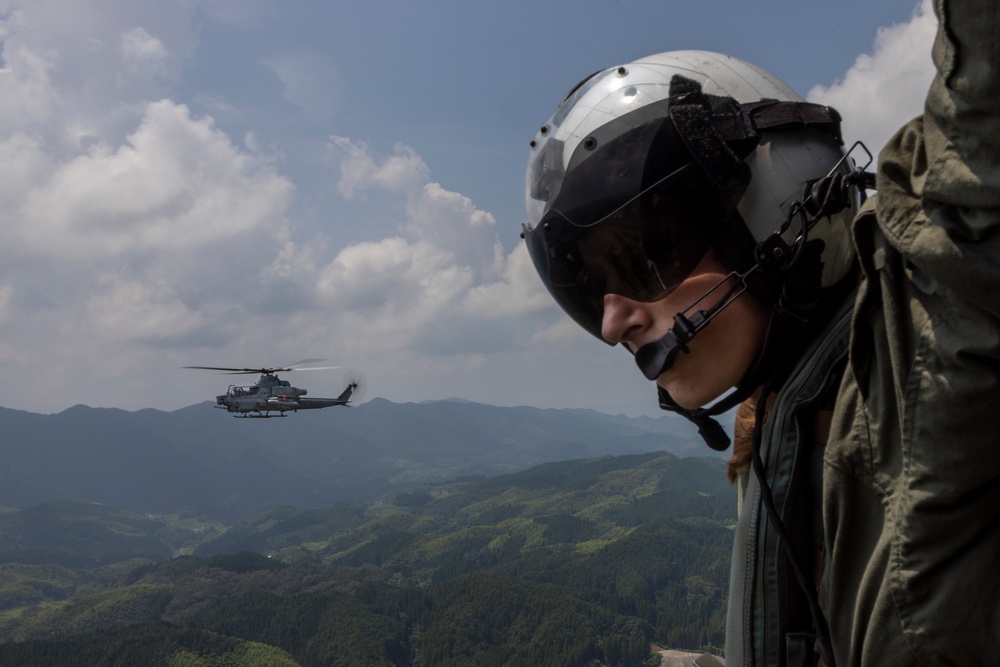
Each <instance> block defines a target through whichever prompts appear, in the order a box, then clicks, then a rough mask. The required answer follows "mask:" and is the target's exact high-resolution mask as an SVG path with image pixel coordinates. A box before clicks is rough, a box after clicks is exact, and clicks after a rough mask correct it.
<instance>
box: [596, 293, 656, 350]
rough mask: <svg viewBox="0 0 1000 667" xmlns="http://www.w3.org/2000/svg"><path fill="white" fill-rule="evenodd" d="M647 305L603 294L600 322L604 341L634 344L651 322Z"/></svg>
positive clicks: (616, 295)
mask: <svg viewBox="0 0 1000 667" xmlns="http://www.w3.org/2000/svg"><path fill="white" fill-rule="evenodd" d="M648 305H649V304H645V303H642V302H641V301H633V300H632V299H628V298H626V297H623V296H621V295H618V294H605V295H604V316H603V318H602V320H601V335H602V336H603V337H604V340H606V341H608V342H609V343H629V342H634V341H635V340H636V339H637V337H638V336H640V335H641V334H642V333H643V332H644V331H646V329H648V328H649V326H650V325H651V324H652V322H653V319H652V316H651V314H650V312H649V307H648Z"/></svg>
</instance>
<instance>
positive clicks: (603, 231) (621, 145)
mask: <svg viewBox="0 0 1000 667" xmlns="http://www.w3.org/2000/svg"><path fill="white" fill-rule="evenodd" d="M622 120H624V121H628V120H629V118H628V116H624V117H622V118H621V119H619V121H622ZM634 120H635V119H632V121H633V124H632V125H630V126H628V127H626V128H625V131H624V132H621V131H620V130H621V129H622V128H620V127H619V128H617V130H619V131H616V128H610V132H608V134H609V135H611V136H612V137H613V138H612V139H609V140H607V141H602V139H601V137H600V136H597V133H595V137H593V138H588V139H586V140H584V141H583V142H581V144H580V146H579V147H578V148H577V151H576V153H577V154H576V155H574V156H573V158H572V159H571V160H570V163H569V165H568V167H567V168H566V169H565V172H563V170H562V169H558V170H557V169H553V168H551V165H552V164H553V162H554V161H550V168H549V169H546V170H539V172H536V173H535V174H534V179H533V182H534V183H535V184H539V185H542V184H544V185H545V188H544V190H540V191H539V192H538V195H537V198H538V199H539V200H543V199H544V197H545V195H546V194H547V193H554V197H553V198H552V199H551V200H549V201H545V205H544V206H540V207H539V209H540V211H541V217H540V219H539V220H538V221H537V223H536V224H534V225H532V226H528V227H526V228H525V240H526V241H527V244H528V251H529V253H530V255H531V259H532V261H533V262H534V264H535V268H536V269H537V270H538V273H539V275H540V276H541V278H542V281H543V282H544V283H545V286H546V287H547V288H548V290H549V292H550V293H551V294H552V296H553V298H555V300H556V302H557V303H558V304H559V305H560V306H561V307H562V308H563V310H565V311H566V312H567V313H568V314H569V315H570V317H572V318H573V319H574V320H575V321H576V322H577V323H578V324H580V326H582V327H583V328H584V329H586V330H587V331H589V332H590V333H591V334H593V335H594V336H596V337H598V338H602V337H601V321H602V319H603V312H604V306H603V304H604V295H605V294H619V295H621V296H624V297H626V298H629V299H633V300H635V301H644V302H651V301H656V300H658V299H662V298H663V297H665V296H666V295H668V294H669V293H670V292H671V291H673V290H674V289H675V288H676V287H677V285H678V284H680V283H681V282H682V281H683V280H684V279H685V278H687V277H688V276H689V275H690V274H691V271H692V270H693V269H694V267H695V266H696V265H697V264H698V262H699V261H701V259H702V257H704V256H705V253H706V252H707V251H708V249H709V247H710V234H709V226H710V224H711V218H712V217H713V216H714V215H717V210H718V209H717V207H716V206H714V205H713V199H714V196H713V195H712V194H711V192H710V190H709V189H708V186H707V184H706V183H705V180H704V177H703V175H702V172H701V170H700V168H699V167H698V166H697V165H696V164H695V163H694V162H692V161H691V160H690V158H689V157H688V153H687V150H686V149H684V148H683V146H682V145H681V144H680V141H679V139H678V138H677V137H676V135H675V133H674V131H673V127H672V125H671V123H670V121H669V120H665V122H664V119H663V118H662V117H660V118H659V119H653V120H650V119H649V118H646V119H645V120H646V121H648V122H640V123H635V122H634ZM616 122H617V121H616ZM613 124H614V123H612V125H613ZM607 129H608V128H607V126H605V127H604V128H601V130H602V131H603V130H607ZM588 142H589V143H588ZM556 164H558V163H556ZM531 182H532V181H529V187H530V184H531ZM602 340H603V338H602Z"/></svg>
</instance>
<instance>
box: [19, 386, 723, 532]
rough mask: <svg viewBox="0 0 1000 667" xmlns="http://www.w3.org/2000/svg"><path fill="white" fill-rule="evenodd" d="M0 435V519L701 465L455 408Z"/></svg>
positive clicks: (639, 445) (692, 449) (599, 419)
mask: <svg viewBox="0 0 1000 667" xmlns="http://www.w3.org/2000/svg"><path fill="white" fill-rule="evenodd" d="M0 433H3V437H2V438H0V459H2V460H3V461H4V465H3V466H0V506H9V507H15V508H25V507H30V506H32V505H36V504H39V503H44V502H49V501H62V500H72V501H81V502H99V503H104V504H107V505H111V506H114V507H118V508H121V509H128V510H132V511H136V512H147V513H179V512H185V513H188V514H194V515H204V514H208V515H211V516H215V517H221V518H224V519H227V520H235V519H247V518H250V517H252V516H255V515H257V514H260V513H261V512H264V511H266V510H268V509H271V508H273V507H276V506H279V505H285V504H292V505H295V506H298V507H301V508H310V507H323V506H328V505H330V504H331V503H334V502H338V501H343V500H357V499H362V498H372V497H376V496H378V495H380V494H383V493H386V492H391V491H392V490H394V489H398V488H402V487H403V486H405V485H407V484H412V483H419V482H436V481H442V480H446V479H451V478H455V477H459V476H463V475H497V474H503V473H508V472H514V471H517V470H523V469H525V468H528V467H530V466H533V465H537V464H539V463H543V462H547V461H561V460H568V459H577V458H588V457H595V456H604V455H621V454H631V453H641V452H651V451H667V452H671V453H673V454H677V455H680V456H686V455H691V454H695V455H699V456H707V455H711V450H709V449H708V448H707V447H705V445H704V444H702V442H701V440H700V438H699V437H698V436H697V434H695V433H694V431H693V429H692V428H691V426H690V425H689V424H687V423H686V422H685V421H684V420H682V419H679V418H677V417H672V416H664V417H662V418H659V419H651V418H648V417H643V418H628V417H624V416H611V415H605V414H601V413H598V412H593V411H587V410H542V409H537V408H531V407H497V406H489V405H481V404H477V403H469V402H462V401H437V402H432V403H422V404H413V403H407V404H397V403H391V402H389V401H386V400H382V399H375V400H372V401H369V402H368V403H364V404H361V405H359V406H357V407H353V408H329V409H326V410H316V411H311V412H302V413H299V414H295V415H291V416H289V417H287V418H284V419H233V418H232V417H231V416H230V415H228V414H227V413H225V412H223V411H221V410H216V409H213V406H212V404H209V403H202V404H199V405H194V406H191V407H188V408H184V409H182V410H177V411H174V412H161V411H157V410H141V411H138V412H126V411H123V410H115V409H103V408H102V409H98V408H88V407H85V406H77V407H74V408H70V409H68V410H66V411H64V412H61V413H58V414H53V415H40V414H34V413H29V412H23V411H17V410H9V409H4V408H0Z"/></svg>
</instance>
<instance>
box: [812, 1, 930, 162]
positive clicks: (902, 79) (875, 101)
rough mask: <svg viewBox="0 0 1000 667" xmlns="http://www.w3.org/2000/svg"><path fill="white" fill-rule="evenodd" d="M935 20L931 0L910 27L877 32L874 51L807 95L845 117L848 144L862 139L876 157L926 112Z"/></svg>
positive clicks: (906, 24)
mask: <svg viewBox="0 0 1000 667" xmlns="http://www.w3.org/2000/svg"><path fill="white" fill-rule="evenodd" d="M936 29H937V19H936V17H935V16H934V11H933V9H932V7H931V2H930V0H923V2H922V3H921V4H920V5H919V6H918V7H917V8H916V9H915V10H914V13H913V16H912V17H911V18H910V20H909V21H908V22H906V23H900V24H895V25H891V26H888V27H883V28H879V30H878V33H877V35H876V37H875V44H874V46H873V48H872V51H871V53H864V54H861V55H860V56H858V58H857V60H856V61H855V62H854V65H853V67H851V69H850V70H848V72H847V73H846V74H845V75H844V76H843V78H842V79H840V80H839V81H837V82H835V83H833V84H831V85H829V86H815V87H814V88H812V90H810V91H809V93H808V95H806V97H807V98H808V99H809V100H810V101H812V102H819V103H821V104H826V105H829V106H832V107H834V108H835V109H837V110H838V111H840V114H841V115H842V116H843V118H844V122H843V129H844V140H845V142H847V143H848V145H850V144H851V143H853V142H854V141H856V140H861V141H863V142H864V143H865V145H866V146H868V149H869V150H871V152H872V153H873V154H877V153H878V151H879V150H880V149H881V148H882V146H884V145H885V143H886V142H887V141H888V140H889V138H890V137H891V136H892V135H893V133H895V131H896V130H897V129H899V127H900V126H902V124H903V123H905V122H906V121H907V120H909V119H911V118H913V117H915V116H918V115H920V114H921V113H922V112H923V104H924V98H925V97H926V95H927V89H928V88H929V86H930V82H931V78H932V77H933V74H934V65H933V63H932V61H931V55H930V53H931V44H932V43H933V41H934V33H935V31H936Z"/></svg>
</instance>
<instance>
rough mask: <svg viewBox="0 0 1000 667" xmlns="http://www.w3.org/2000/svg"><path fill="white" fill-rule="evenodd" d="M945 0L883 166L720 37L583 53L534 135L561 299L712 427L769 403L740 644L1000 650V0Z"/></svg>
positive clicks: (949, 653)
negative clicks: (624, 52)
mask: <svg viewBox="0 0 1000 667" xmlns="http://www.w3.org/2000/svg"><path fill="white" fill-rule="evenodd" d="M935 5H936V11H937V14H938V18H939V28H938V34H937V39H936V41H935V45H934V50H933V58H934V62H935V66H936V68H937V74H936V77H935V79H934V82H933V84H932V86H931V88H930V91H929V93H928V95H927V99H926V106H925V111H924V113H923V115H922V116H920V117H918V118H916V119H914V120H913V121H911V122H909V123H907V124H906V125H905V126H904V127H903V128H901V129H900V130H899V131H898V133H897V134H896V135H895V136H894V137H893V139H892V140H891V141H890V142H889V143H888V144H887V145H886V146H885V148H883V149H882V151H881V153H880V154H879V158H878V163H877V169H876V174H875V178H874V181H873V180H872V179H871V177H870V176H869V174H868V173H866V171H865V168H866V166H867V164H868V162H869V159H868V157H867V155H866V150H867V149H865V148H864V147H858V146H852V145H850V144H848V145H846V146H845V145H844V143H843V140H842V137H841V132H840V123H839V121H840V118H839V115H838V114H837V112H836V111H835V110H833V109H830V108H828V107H823V106H820V105H814V104H809V103H807V102H804V101H803V100H802V99H801V98H800V97H799V96H798V95H797V94H796V93H795V92H794V91H792V90H791V89H790V88H789V87H788V86H786V85H785V84H784V83H782V82H781V81H779V80H778V79H776V78H775V77H773V76H771V75H770V74H768V73H766V72H764V71H762V70H760V69H758V68H756V67H754V66H752V65H750V64H748V63H745V62H742V61H740V60H737V59H735V58H731V57H727V56H723V55H719V54H714V53H706V52H691V51H686V52H670V53H662V54H658V55H654V56H650V57H648V58H643V59H640V60H637V61H635V62H632V63H629V64H627V65H623V66H618V67H612V68H609V69H606V70H604V71H601V72H599V73H597V74H594V75H592V76H590V77H589V78H587V79H586V80H584V81H583V82H582V83H581V84H579V85H578V86H577V87H576V88H575V89H573V90H572V91H571V92H570V94H569V95H568V96H567V97H566V98H565V99H564V100H563V101H562V103H561V104H560V105H559V106H558V108H557V109H556V111H555V113H554V114H553V115H552V116H551V117H550V118H549V119H548V120H546V121H545V122H544V123H543V124H542V126H541V129H540V130H539V131H538V133H537V134H536V136H535V138H534V140H533V141H532V142H531V153H530V160H529V165H528V173H527V180H526V200H527V209H528V223H527V224H526V225H525V226H524V238H525V240H526V243H527V247H528V250H529V253H530V255H531V258H532V261H533V263H534V265H535V267H536V269H537V271H538V273H539V275H540V277H541V279H542V281H543V282H544V284H545V286H546V287H547V289H548V290H549V292H550V293H551V294H552V296H553V298H554V299H555V300H556V302H557V303H558V304H559V305H560V306H561V307H562V308H563V309H564V310H565V311H566V313H567V314H569V316H570V317H571V318H573V319H574V320H575V321H576V322H577V323H578V324H579V325H580V326H582V327H583V328H584V329H585V330H587V331H588V332H590V333H591V334H593V335H594V336H595V337H597V338H598V339H600V340H602V341H603V342H605V343H608V344H611V345H615V344H621V345H622V346H623V347H624V348H626V349H627V350H628V351H629V352H630V353H631V354H632V356H633V357H634V360H635V362H636V364H637V365H638V367H639V369H640V371H641V372H642V373H643V374H644V375H645V376H646V377H647V378H648V379H649V380H651V381H654V382H655V383H656V385H657V391H658V398H659V402H660V405H661V407H663V408H664V409H666V410H670V411H673V412H676V413H679V414H681V415H683V416H685V417H687V418H688V419H690V420H691V421H692V422H693V423H694V424H696V425H697V427H698V428H699V430H700V432H701V433H702V435H703V436H704V437H705V439H706V441H707V442H708V443H709V445H711V446H713V447H715V448H719V449H724V448H726V447H727V446H728V444H729V442H728V436H727V435H726V433H725V431H724V429H722V428H721V426H720V425H719V423H718V421H717V420H716V417H717V416H719V415H721V414H723V413H728V411H730V410H731V409H732V408H734V407H736V406H741V410H740V414H741V417H743V418H744V421H748V423H749V425H748V426H746V428H745V429H744V428H743V427H741V428H740V429H738V432H740V433H742V432H744V431H745V432H746V433H748V436H747V438H746V441H747V443H748V450H746V451H743V452H741V453H740V456H739V457H738V458H737V459H736V460H734V462H733V465H734V467H735V469H736V473H737V474H738V476H739V477H741V478H742V484H741V486H740V493H741V494H742V497H741V500H742V503H741V507H742V509H741V512H740V518H739V522H738V526H737V529H736V531H735V542H734V551H733V559H732V572H731V580H730V581H731V586H730V594H729V612H728V621H727V629H726V664H727V665H730V667H732V666H733V665H794V666H796V667H798V666H799V665H813V664H817V663H818V662H821V663H822V664H825V665H827V666H828V667H832V666H833V665H836V664H840V665H866V666H867V665H886V664H892V665H909V664H914V665H915V664H921V665H946V664H947V665H951V664H992V665H996V664H1000V640H998V639H997V637H1000V604H998V603H997V601H998V600H1000V577H997V576H996V572H995V569H996V564H997V563H1000V456H998V455H997V453H996V444H997V436H996V432H997V430H996V426H995V420H994V419H993V417H992V414H991V413H992V410H993V408H992V406H996V405H1000V74H998V68H1000V40H997V39H996V35H997V34H1000V3H997V2H995V0H969V1H967V2H962V3H959V2H950V1H948V0H941V1H939V2H936V3H935ZM871 103H872V104H877V103H878V100H876V99H873V100H871ZM873 185H874V186H875V189H876V190H877V193H878V194H877V195H874V196H871V197H867V198H866V196H865V195H866V193H867V191H868V190H870V189H871V187H872V186H873ZM744 462H745V463H744Z"/></svg>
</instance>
